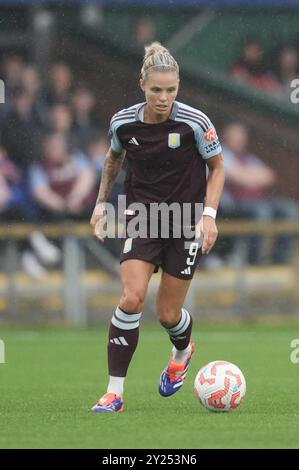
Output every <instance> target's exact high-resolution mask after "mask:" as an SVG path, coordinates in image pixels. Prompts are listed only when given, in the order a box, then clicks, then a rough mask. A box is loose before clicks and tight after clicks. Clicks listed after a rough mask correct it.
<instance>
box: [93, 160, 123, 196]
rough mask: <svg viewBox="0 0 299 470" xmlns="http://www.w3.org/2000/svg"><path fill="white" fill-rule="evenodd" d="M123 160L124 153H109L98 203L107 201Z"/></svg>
mask: <svg viewBox="0 0 299 470" xmlns="http://www.w3.org/2000/svg"><path fill="white" fill-rule="evenodd" d="M123 160H124V155H122V154H115V153H112V152H109V153H108V155H107V157H106V160H105V163H104V168H103V173H102V178H101V184H100V189H99V195H98V198H97V204H98V203H99V202H105V201H107V198H108V196H109V194H110V191H111V189H112V187H113V184H114V182H115V180H116V177H117V175H118V172H119V170H120V168H121V166H122V163H123Z"/></svg>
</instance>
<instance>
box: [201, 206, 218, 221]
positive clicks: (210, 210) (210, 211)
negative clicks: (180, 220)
mask: <svg viewBox="0 0 299 470" xmlns="http://www.w3.org/2000/svg"><path fill="white" fill-rule="evenodd" d="M202 215H209V216H210V217H212V218H213V219H216V215H217V211H216V209H213V207H205V208H204V210H203V213H202Z"/></svg>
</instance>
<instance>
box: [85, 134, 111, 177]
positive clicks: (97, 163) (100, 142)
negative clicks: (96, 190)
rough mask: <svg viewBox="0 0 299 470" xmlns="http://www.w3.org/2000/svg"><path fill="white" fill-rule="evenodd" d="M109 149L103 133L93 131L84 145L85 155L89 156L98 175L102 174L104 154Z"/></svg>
mask: <svg viewBox="0 0 299 470" xmlns="http://www.w3.org/2000/svg"><path fill="white" fill-rule="evenodd" d="M108 149H109V142H108V139H107V138H106V136H105V135H103V134H101V133H100V132H94V133H93V134H92V135H91V136H90V139H89V141H88V142H87V145H86V147H85V151H86V155H87V156H88V157H89V158H90V160H91V162H92V164H93V166H94V168H95V169H96V171H97V173H98V175H99V177H100V176H101V174H102V170H103V167H104V162H105V158H106V154H107V152H108Z"/></svg>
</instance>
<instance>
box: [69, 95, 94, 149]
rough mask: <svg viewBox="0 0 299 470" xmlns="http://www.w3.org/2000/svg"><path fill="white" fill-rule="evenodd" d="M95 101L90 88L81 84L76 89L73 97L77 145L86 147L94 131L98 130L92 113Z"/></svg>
mask: <svg viewBox="0 0 299 470" xmlns="http://www.w3.org/2000/svg"><path fill="white" fill-rule="evenodd" d="M95 103H96V100H95V96H94V94H93V92H92V91H91V90H89V89H88V88H86V87H84V86H80V87H78V88H76V89H75V90H74V94H73V98H72V110H73V116H74V120H73V133H74V135H75V136H76V140H77V146H78V147H80V148H84V147H85V145H86V143H87V142H88V139H89V138H90V136H91V135H92V133H94V132H95V131H96V124H95V120H94V118H93V114H92V113H93V110H94V107H95Z"/></svg>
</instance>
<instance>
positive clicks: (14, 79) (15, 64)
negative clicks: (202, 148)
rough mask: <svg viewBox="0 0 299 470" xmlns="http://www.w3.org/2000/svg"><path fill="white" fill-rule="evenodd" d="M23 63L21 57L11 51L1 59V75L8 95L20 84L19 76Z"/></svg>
mask: <svg viewBox="0 0 299 470" xmlns="http://www.w3.org/2000/svg"><path fill="white" fill-rule="evenodd" d="M24 67H25V64H24V60H23V58H22V57H21V56H20V55H18V54H17V53H15V52H13V53H11V54H9V55H7V56H6V57H5V58H4V60H3V65H2V76H3V80H4V82H5V88H6V93H7V94H8V95H9V96H10V95H11V94H12V93H13V91H14V89H15V88H17V87H19V86H20V85H21V77H22V73H23V70H24Z"/></svg>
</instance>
